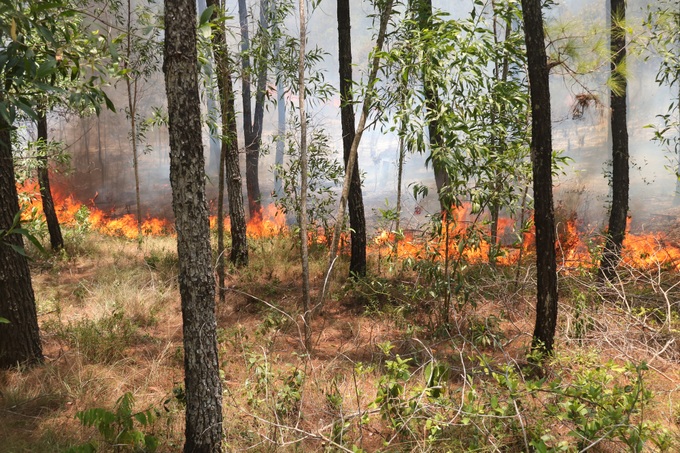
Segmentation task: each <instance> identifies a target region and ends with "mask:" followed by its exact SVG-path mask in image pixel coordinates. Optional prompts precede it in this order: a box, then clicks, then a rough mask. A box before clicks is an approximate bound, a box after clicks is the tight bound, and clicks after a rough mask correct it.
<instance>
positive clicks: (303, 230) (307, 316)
mask: <svg viewBox="0 0 680 453" xmlns="http://www.w3.org/2000/svg"><path fill="white" fill-rule="evenodd" d="M299 5H300V6H299V8H300V60H299V62H298V94H299V95H298V109H299V110H300V244H301V246H300V248H301V253H302V310H303V313H304V314H303V321H304V323H305V349H306V350H307V353H308V354H309V353H311V352H312V326H311V321H312V316H311V313H310V311H309V306H310V297H309V250H308V244H307V240H308V237H307V185H308V181H307V171H308V168H309V165H308V162H307V116H306V115H307V114H306V112H305V44H306V41H307V23H306V19H305V0H300V2H299Z"/></svg>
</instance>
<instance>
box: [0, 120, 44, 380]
mask: <svg viewBox="0 0 680 453" xmlns="http://www.w3.org/2000/svg"><path fill="white" fill-rule="evenodd" d="M18 212H19V199H18V196H17V186H16V180H15V178H14V164H13V156H12V144H11V135H10V125H9V124H7V123H6V122H5V120H4V119H3V118H2V117H0V230H4V231H7V230H9V229H10V227H11V226H12V224H13V222H14V217H15V216H16V215H17V213H18ZM10 245H12V246H14V247H17V248H23V246H24V244H23V239H22V237H21V235H20V234H10V235H7V236H0V317H2V318H5V319H6V320H7V321H9V323H8V324H2V323H0V368H10V367H13V366H16V365H18V364H27V365H28V364H34V363H40V362H42V360H43V355H42V346H41V344H40V330H39V328H38V317H37V314H36V309H35V296H34V294H33V286H32V284H31V272H30V269H29V267H28V260H27V258H26V257H25V256H24V255H22V254H20V253H18V252H17V251H16V250H14V249H13V248H12V247H10Z"/></svg>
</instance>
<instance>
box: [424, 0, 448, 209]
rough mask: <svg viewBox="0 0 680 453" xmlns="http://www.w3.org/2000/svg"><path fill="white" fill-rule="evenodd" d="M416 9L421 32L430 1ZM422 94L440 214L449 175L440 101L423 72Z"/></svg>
mask: <svg viewBox="0 0 680 453" xmlns="http://www.w3.org/2000/svg"><path fill="white" fill-rule="evenodd" d="M416 4H417V8H418V26H419V27H420V29H421V31H422V30H425V29H426V28H428V27H430V26H431V22H432V0H416ZM422 64H423V65H436V64H438V63H437V62H436V61H424V62H422ZM423 93H424V95H425V108H426V109H427V112H428V115H429V116H430V118H429V119H428V121H427V132H428V135H429V138H430V156H431V161H432V168H433V170H434V181H435V184H436V185H437V195H438V196H439V205H440V209H441V211H442V212H444V211H447V210H449V209H450V208H451V205H452V203H451V202H450V201H451V200H448V199H447V195H446V190H445V188H446V186H447V185H448V184H449V175H448V173H447V172H446V166H445V165H444V164H443V163H442V158H443V156H442V153H443V152H444V149H443V144H444V141H443V139H442V134H441V131H440V129H439V120H438V119H437V118H436V117H435V116H434V115H435V113H434V112H438V111H439V106H440V105H441V101H440V100H439V94H438V93H437V88H436V85H435V81H433V80H431V79H430V78H429V77H428V76H427V73H426V71H423Z"/></svg>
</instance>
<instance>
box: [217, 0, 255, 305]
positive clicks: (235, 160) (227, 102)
mask: <svg viewBox="0 0 680 453" xmlns="http://www.w3.org/2000/svg"><path fill="white" fill-rule="evenodd" d="M208 6H214V7H215V9H214V11H213V16H212V19H213V21H217V20H218V18H219V17H220V15H221V14H222V11H223V9H222V6H221V5H220V2H219V0H208ZM225 36H226V35H225V26H224V22H222V23H220V25H219V26H218V27H217V28H216V29H215V30H214V31H213V34H212V45H213V53H214V58H215V65H216V66H217V89H218V91H219V97H220V110H221V116H222V150H221V155H222V156H223V159H222V158H220V161H221V163H220V186H222V188H219V189H218V190H219V191H220V193H219V194H218V202H217V204H218V206H217V208H218V215H217V236H218V245H217V248H218V255H219V256H222V255H223V254H224V245H220V243H219V240H220V238H221V237H222V236H223V235H224V216H223V214H221V213H220V212H219V211H220V210H221V207H222V205H223V202H224V201H223V200H224V187H223V186H224V178H225V176H226V186H227V197H228V198H229V219H230V222H231V255H230V258H229V260H230V261H231V262H232V263H233V264H234V265H236V266H246V265H247V264H248V238H247V236H246V216H245V210H244V207H243V193H242V183H241V170H240V169H239V156H238V136H237V131H236V129H237V127H236V111H235V108H234V88H233V84H232V81H231V64H230V60H229V53H228V49H227V44H226V38H225ZM225 173H226V175H225ZM218 266H220V263H218ZM223 273H224V267H222V274H220V269H219V268H218V278H219V281H220V293H221V295H220V300H222V297H223V296H222V290H223V287H224V284H223V282H224V276H223Z"/></svg>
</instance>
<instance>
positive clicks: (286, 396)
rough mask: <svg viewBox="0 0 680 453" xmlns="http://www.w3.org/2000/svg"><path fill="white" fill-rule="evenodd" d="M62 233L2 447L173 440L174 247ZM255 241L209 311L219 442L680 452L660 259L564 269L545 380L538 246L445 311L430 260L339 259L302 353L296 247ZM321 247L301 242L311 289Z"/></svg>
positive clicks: (6, 404) (464, 280)
mask: <svg viewBox="0 0 680 453" xmlns="http://www.w3.org/2000/svg"><path fill="white" fill-rule="evenodd" d="M68 237H69V244H70V245H68V246H67V251H65V252H63V253H61V254H57V255H54V256H52V257H50V258H49V259H46V258H41V257H37V258H36V259H34V260H33V261H32V272H33V284H34V288H35V293H36V302H37V307H38V318H39V323H40V328H41V333H42V341H43V348H44V352H45V363H44V364H43V365H40V366H36V367H33V368H30V369H15V370H10V371H2V372H0V419H1V420H2V423H0V439H2V441H1V443H0V451H7V452H52V451H55V452H56V451H68V450H69V448H71V449H72V450H71V451H93V448H96V449H97V451H135V450H134V449H133V447H132V446H133V445H135V442H136V446H137V447H138V448H139V451H144V448H146V450H147V451H153V450H154V448H156V451H164V452H165V451H167V452H171V451H179V450H181V448H182V445H183V422H184V420H183V407H182V403H183V351H182V324H181V311H180V298H179V292H178V288H177V283H176V275H177V256H176V246H175V239H174V238H173V237H149V238H146V239H144V241H143V243H142V244H141V246H140V247H138V244H137V242H136V241H130V240H126V239H124V238H115V237H107V236H102V235H100V234H98V233H94V232H69V236H68ZM250 247H251V248H250V255H251V263H250V266H248V267H247V268H245V269H240V270H235V269H231V270H230V271H229V276H228V279H227V280H228V281H227V285H226V287H227V290H226V301H225V302H224V303H218V306H217V319H218V347H219V351H220V354H221V360H222V362H221V369H222V372H223V374H222V384H223V390H224V433H225V450H226V451H246V450H247V451H305V452H307V451H361V450H363V451H367V452H368V451H378V450H380V451H465V450H474V451H592V452H596V451H611V452H618V451H643V450H644V451H680V431H679V423H680V395H679V394H678V391H677V390H678V389H680V331H678V328H679V327H680V318H679V316H678V303H679V302H678V301H679V300H680V285H679V284H678V283H680V275H678V272H677V271H676V270H675V269H674V268H672V266H671V267H668V266H666V265H659V266H657V267H649V268H647V269H637V268H633V267H630V268H623V269H622V270H621V274H620V280H619V281H618V282H617V283H616V284H608V285H603V284H600V283H597V281H596V278H595V277H594V276H595V272H593V271H592V270H590V269H588V268H585V267H579V268H571V269H566V268H560V312H559V322H558V327H557V341H556V354H555V356H554V357H553V358H551V359H550V360H548V362H547V364H546V366H545V368H544V369H543V370H542V371H539V370H537V369H536V367H534V366H532V365H531V364H530V362H528V361H527V356H528V353H529V349H530V343H531V334H532V330H533V319H534V303H535V302H534V301H535V280H534V273H535V269H534V267H533V266H532V263H531V262H532V261H533V257H532V256H531V255H529V256H527V257H525V262H523V263H521V265H512V266H496V267H492V266H489V265H488V264H470V265H467V266H465V267H460V268H459V269H458V271H457V273H456V274H455V279H454V282H453V283H454V284H453V285H452V286H449V287H453V288H454V289H455V291H454V293H453V294H452V296H451V299H450V304H449V305H448V306H447V304H446V302H445V300H446V296H445V290H442V287H445V286H446V285H445V284H442V274H441V272H442V265H441V263H438V262H436V261H434V262H433V261H431V260H422V261H418V260H407V261H401V260H392V259H390V257H389V256H385V255H384V254H383V255H382V256H381V255H380V254H375V253H373V254H371V255H370V260H371V262H370V270H371V271H370V277H367V278H366V279H364V280H361V281H358V282H347V281H346V279H345V278H344V277H345V275H346V273H347V271H346V269H347V263H344V262H343V263H340V264H339V265H338V267H337V270H336V272H335V274H334V275H335V276H334V277H333V278H332V280H331V282H329V285H330V286H329V287H330V291H329V294H328V297H327V299H326V303H325V305H324V306H323V308H322V310H320V313H319V314H318V315H317V316H315V317H314V319H313V322H312V333H313V345H314V350H313V352H312V354H311V355H307V354H306V351H305V350H304V348H303V341H302V338H301V331H302V328H301V322H300V321H301V320H300V300H301V295H300V294H301V290H300V270H299V264H298V263H299V259H298V249H297V248H296V247H295V241H294V240H292V239H291V238H290V237H285V236H279V237H266V238H260V239H255V240H251V243H250ZM326 256H327V255H326V252H325V249H324V248H323V247H321V246H316V247H313V248H312V259H311V275H312V288H313V291H314V292H313V297H314V295H315V294H317V292H318V290H319V289H320V288H321V286H322V284H323V282H324V278H323V272H324V266H325V264H326V260H327V257H326ZM442 291H443V292H442ZM447 308H448V309H447ZM447 318H448V319H447ZM124 395H129V396H132V397H133V398H134V406H133V407H132V408H131V409H130V408H129V409H130V410H127V411H126V409H125V407H124V406H125V404H123V402H129V401H130V399H129V398H127V399H121V400H119V399H120V398H121V397H123V396H124ZM94 408H101V409H105V410H106V411H100V412H96V413H95V412H90V415H92V417H90V426H84V425H85V423H81V421H80V419H79V418H78V417H77V416H76V414H78V413H79V412H81V411H85V410H88V409H94ZM107 411H108V412H107ZM104 413H107V414H108V413H110V417H109V418H108V419H107V418H106V417H108V416H107V415H102V414H104ZM93 414H94V415H93ZM97 414H98V415H97ZM140 414H141V415H140ZM81 418H83V417H82V416H81ZM85 418H86V417H85ZM93 425H94V426H93ZM105 425H106V426H105ZM97 426H99V427H100V429H99V430H98V429H97V428H96V427H97ZM145 436H147V437H145ZM149 436H152V437H149ZM124 444H127V445H129V446H125V445H124ZM91 447H92V448H91Z"/></svg>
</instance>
